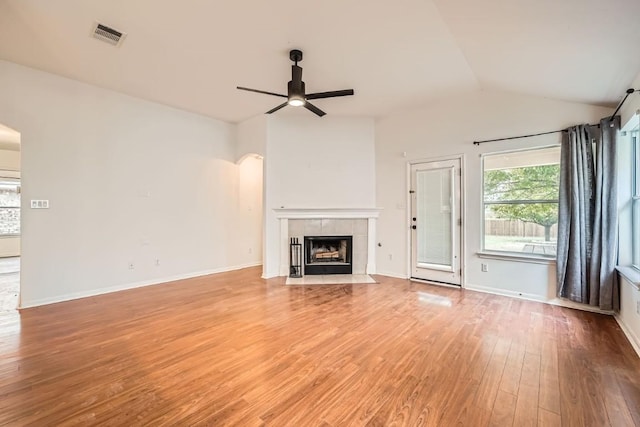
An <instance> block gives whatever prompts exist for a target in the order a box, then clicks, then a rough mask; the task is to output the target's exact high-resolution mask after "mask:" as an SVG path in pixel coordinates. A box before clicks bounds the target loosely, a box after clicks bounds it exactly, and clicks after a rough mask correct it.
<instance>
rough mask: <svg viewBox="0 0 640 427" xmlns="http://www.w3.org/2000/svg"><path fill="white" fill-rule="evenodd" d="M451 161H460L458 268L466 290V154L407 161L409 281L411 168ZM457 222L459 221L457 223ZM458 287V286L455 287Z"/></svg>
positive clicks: (410, 267)
mask: <svg viewBox="0 0 640 427" xmlns="http://www.w3.org/2000/svg"><path fill="white" fill-rule="evenodd" d="M451 160H458V161H460V212H459V214H460V236H458V238H459V240H460V260H459V262H458V266H459V269H460V287H461V288H464V287H465V284H466V279H467V275H466V269H467V266H466V263H465V254H466V253H467V240H466V236H467V230H466V228H467V227H466V210H465V209H466V202H465V201H466V198H467V194H466V185H465V168H466V166H467V162H466V156H465V155H464V154H453V155H450V156H438V157H431V158H426V159H414V160H409V161H407V164H406V181H405V183H406V188H405V191H406V195H407V199H406V201H407V202H406V208H405V209H406V214H407V215H406V216H407V245H406V247H407V254H408V256H407V277H406V278H407V279H408V278H410V277H411V275H412V273H413V271H412V270H413V269H412V267H413V266H412V265H411V264H412V262H413V255H412V254H411V251H412V250H413V246H412V244H411V224H412V222H411V211H412V206H411V193H409V190H410V189H411V167H412V166H413V165H416V164H420V163H431V162H446V161H451ZM456 222H457V221H456ZM392 277H397V276H392ZM454 286H457V285H454Z"/></svg>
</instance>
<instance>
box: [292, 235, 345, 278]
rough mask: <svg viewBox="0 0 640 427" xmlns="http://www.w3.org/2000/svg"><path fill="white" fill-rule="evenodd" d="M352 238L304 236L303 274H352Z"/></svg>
mask: <svg viewBox="0 0 640 427" xmlns="http://www.w3.org/2000/svg"><path fill="white" fill-rule="evenodd" d="M352 242H353V237H352V236H305V237H304V252H305V257H304V258H305V264H304V272H305V274H352V263H351V256H352Z"/></svg>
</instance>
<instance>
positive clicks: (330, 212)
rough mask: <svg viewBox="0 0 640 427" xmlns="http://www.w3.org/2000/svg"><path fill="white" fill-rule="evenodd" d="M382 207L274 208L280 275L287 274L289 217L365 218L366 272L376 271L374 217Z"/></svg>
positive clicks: (372, 272)
mask: <svg viewBox="0 0 640 427" xmlns="http://www.w3.org/2000/svg"><path fill="white" fill-rule="evenodd" d="M381 210H382V208H276V209H274V210H273V211H274V212H275V215H276V218H278V219H279V220H280V276H287V275H288V274H289V220H290V219H366V220H367V269H366V272H367V274H375V273H376V219H378V216H380V211H381Z"/></svg>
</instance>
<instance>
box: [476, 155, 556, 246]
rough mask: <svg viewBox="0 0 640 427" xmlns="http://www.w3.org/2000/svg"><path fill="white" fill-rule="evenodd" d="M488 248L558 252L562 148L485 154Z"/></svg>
mask: <svg viewBox="0 0 640 427" xmlns="http://www.w3.org/2000/svg"><path fill="white" fill-rule="evenodd" d="M483 163H484V221H485V223H484V226H485V235H484V248H485V249H487V250H497V251H508V252H520V253H528V254H534V255H542V256H549V257H551V256H555V253H556V224H557V222H558V188H559V183H560V164H559V163H560V148H559V147H551V148H543V149H535V150H526V151H518V152H510V153H499V154H491V155H486V156H485V157H484V162H483Z"/></svg>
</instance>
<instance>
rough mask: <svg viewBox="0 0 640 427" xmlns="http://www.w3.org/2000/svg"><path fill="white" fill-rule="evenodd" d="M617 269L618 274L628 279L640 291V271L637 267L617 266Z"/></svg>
mask: <svg viewBox="0 0 640 427" xmlns="http://www.w3.org/2000/svg"><path fill="white" fill-rule="evenodd" d="M616 270H617V271H618V274H619V275H620V276H622V277H624V278H625V279H626V281H627V282H628V283H629V285H631V287H632V288H634V289H635V290H636V291H640V271H638V270H637V269H636V268H635V267H628V266H621V265H619V266H617V267H616Z"/></svg>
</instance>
